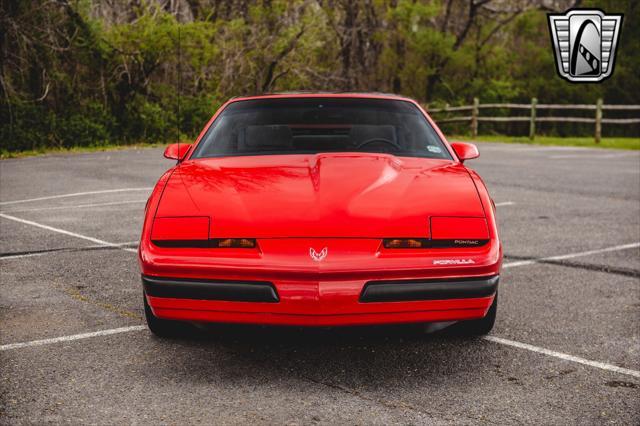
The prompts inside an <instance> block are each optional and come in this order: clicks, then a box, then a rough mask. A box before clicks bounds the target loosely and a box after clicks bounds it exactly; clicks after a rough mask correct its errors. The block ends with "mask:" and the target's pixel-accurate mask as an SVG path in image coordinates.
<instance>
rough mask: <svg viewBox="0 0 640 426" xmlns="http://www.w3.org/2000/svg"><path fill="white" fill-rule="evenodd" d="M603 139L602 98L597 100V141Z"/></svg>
mask: <svg viewBox="0 0 640 426" xmlns="http://www.w3.org/2000/svg"><path fill="white" fill-rule="evenodd" d="M600 139H602V98H598V101H597V102H596V143H600Z"/></svg>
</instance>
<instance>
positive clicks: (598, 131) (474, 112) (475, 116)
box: [427, 98, 640, 143]
mask: <svg viewBox="0 0 640 426" xmlns="http://www.w3.org/2000/svg"><path fill="white" fill-rule="evenodd" d="M491 108H508V109H525V110H529V111H530V113H529V116H515V117H485V116H481V115H480V110H481V109H491ZM541 109H549V110H591V111H595V114H594V117H593V118H590V117H537V116H536V111H537V110H541ZM609 110H611V111H613V110H625V111H638V110H640V105H606V104H603V103H602V99H598V101H597V102H596V104H594V105H590V104H579V105H568V104H566V105H565V104H539V103H538V100H537V99H536V98H532V99H531V103H530V104H481V103H480V100H479V99H478V98H473V105H463V106H455V107H450V106H448V105H447V106H445V107H444V108H427V111H429V113H430V114H438V113H443V112H457V111H471V115H465V116H460V117H448V118H443V119H441V120H438V119H435V118H434V119H435V120H436V121H437V122H438V123H450V122H455V121H469V123H470V126H471V135H472V136H473V137H474V138H475V137H477V136H478V123H479V122H482V121H486V122H515V121H528V122H529V138H530V139H531V140H533V139H534V138H535V136H536V123H543V122H551V123H554V122H555V123H593V124H595V129H594V135H595V142H596V143H600V139H601V138H602V125H603V124H639V123H640V118H603V117H602V111H609Z"/></svg>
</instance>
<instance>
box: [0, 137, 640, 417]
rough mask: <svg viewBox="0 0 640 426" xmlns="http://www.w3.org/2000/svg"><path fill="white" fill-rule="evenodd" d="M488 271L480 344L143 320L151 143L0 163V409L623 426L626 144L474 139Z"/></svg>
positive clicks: (632, 256)
mask: <svg viewBox="0 0 640 426" xmlns="http://www.w3.org/2000/svg"><path fill="white" fill-rule="evenodd" d="M480 152H481V158H480V159H478V160H474V161H472V162H470V163H469V165H470V166H471V167H473V168H475V169H476V170H478V171H479V172H480V174H481V175H482V176H483V177H484V179H485V181H486V183H487V185H488V187H489V190H490V191H491V193H492V196H493V198H494V199H495V201H496V203H497V204H498V219H499V223H500V230H501V237H502V239H503V242H504V246H505V267H504V270H503V272H502V279H501V283H500V286H501V287H500V306H499V310H498V320H497V324H496V327H495V329H494V331H493V332H492V334H491V335H490V337H488V338H486V339H462V338H459V337H454V336H448V335H446V333H445V334H431V335H422V334H421V333H419V332H418V330H416V329H415V328H414V327H375V328H371V327H368V328H355V329H340V330H300V329H272V328H266V329H265V328H260V327H215V328H212V329H209V330H207V331H205V332H198V333H194V334H193V335H191V336H185V338H183V339H178V340H160V339H158V338H155V337H154V336H152V335H151V334H150V333H149V332H148V331H147V330H146V328H145V327H144V326H143V325H144V320H143V309H142V296H141V284H140V280H139V273H138V266H137V261H136V255H135V247H136V245H137V239H138V237H139V231H140V228H141V220H142V210H143V208H144V203H145V201H146V198H147V196H148V194H149V192H150V188H151V187H152V186H153V184H154V183H155V181H156V179H157V178H158V177H159V176H160V174H161V173H162V172H163V171H164V170H165V169H167V168H168V167H169V166H170V165H171V163H170V162H169V161H168V160H165V159H163V158H162V150H161V149H139V150H124V151H112V152H100V153H90V154H76V155H52V156H44V157H36V158H24V159H11V160H5V161H2V162H0V242H1V243H0V278H1V279H0V373H1V382H0V423H2V424H13V423H39V424H40V423H46V422H51V423H72V424H80V423H98V424H120V423H138V424H148V423H170V424H181V423H209V424H245V423H257V424H264V423H270V424H273V423H276V424H280V423H286V424H315V423H318V424H425V423H428V424H451V423H455V424H478V423H501V424H513V423H536V424H602V423H617V424H639V423H640V153H639V152H626V151H609V150H595V149H581V148H557V147H534V146H525V145H506V144H505V145H502V144H486V143H485V144H481V145H480Z"/></svg>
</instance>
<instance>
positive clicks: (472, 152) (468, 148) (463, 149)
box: [451, 142, 480, 163]
mask: <svg viewBox="0 0 640 426" xmlns="http://www.w3.org/2000/svg"><path fill="white" fill-rule="evenodd" d="M451 148H453V150H454V151H455V152H456V155H457V156H458V158H459V159H460V162H461V163H464V162H465V160H472V159H474V158H478V157H480V152H478V147H477V146H475V145H474V144H472V143H466V142H452V143H451Z"/></svg>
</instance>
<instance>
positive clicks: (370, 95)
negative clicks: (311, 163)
mask: <svg viewBox="0 0 640 426" xmlns="http://www.w3.org/2000/svg"><path fill="white" fill-rule="evenodd" d="M285 98H354V99H356V98H360V99H390V100H399V101H407V102H411V103H416V101H414V100H413V99H411V98H407V97H405V96H400V95H396V94H393V93H381V92H321V91H308V92H307V91H295V92H277V93H265V94H262V95H251V96H239V97H234V98H231V99H230V102H235V101H246V100H251V99H285Z"/></svg>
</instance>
